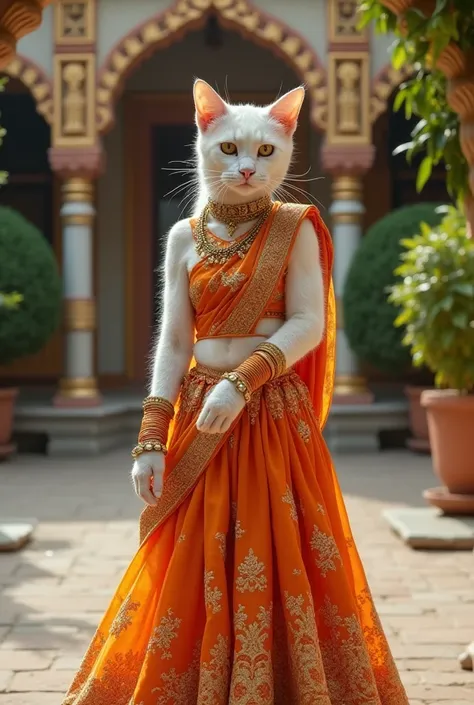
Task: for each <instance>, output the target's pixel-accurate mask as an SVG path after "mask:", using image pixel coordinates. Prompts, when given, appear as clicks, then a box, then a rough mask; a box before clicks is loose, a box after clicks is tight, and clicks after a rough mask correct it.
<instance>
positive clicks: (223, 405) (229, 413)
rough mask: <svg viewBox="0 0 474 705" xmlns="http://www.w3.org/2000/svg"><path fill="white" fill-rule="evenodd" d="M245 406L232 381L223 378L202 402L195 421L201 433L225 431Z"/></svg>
mask: <svg viewBox="0 0 474 705" xmlns="http://www.w3.org/2000/svg"><path fill="white" fill-rule="evenodd" d="M244 407H245V399H244V397H243V396H242V394H240V392H238V391H237V390H236V388H235V387H234V385H233V384H232V382H229V381H228V380H227V379H223V380H221V381H220V382H219V384H217V385H216V386H215V387H214V389H213V390H212V392H211V393H210V394H209V396H208V397H207V399H206V401H205V402H204V406H203V408H202V411H201V413H200V415H199V418H198V420H197V423H196V427H197V429H198V431H201V432H202V433H225V432H226V431H228V430H229V428H230V427H231V425H232V423H233V422H234V421H235V419H236V418H237V416H238V415H239V414H240V413H241V411H242V410H243V409H244Z"/></svg>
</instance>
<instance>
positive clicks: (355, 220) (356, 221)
mask: <svg viewBox="0 0 474 705" xmlns="http://www.w3.org/2000/svg"><path fill="white" fill-rule="evenodd" d="M363 217H364V214H363V213H355V212H352V213H332V215H331V218H332V222H333V224H341V225H342V224H344V225H360V224H361V223H362V222H363Z"/></svg>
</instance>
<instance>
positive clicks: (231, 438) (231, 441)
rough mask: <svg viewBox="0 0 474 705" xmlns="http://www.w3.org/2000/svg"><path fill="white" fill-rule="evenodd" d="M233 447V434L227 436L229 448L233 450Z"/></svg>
mask: <svg viewBox="0 0 474 705" xmlns="http://www.w3.org/2000/svg"><path fill="white" fill-rule="evenodd" d="M234 445H235V436H234V434H233V433H231V434H230V436H229V448H233V447H234Z"/></svg>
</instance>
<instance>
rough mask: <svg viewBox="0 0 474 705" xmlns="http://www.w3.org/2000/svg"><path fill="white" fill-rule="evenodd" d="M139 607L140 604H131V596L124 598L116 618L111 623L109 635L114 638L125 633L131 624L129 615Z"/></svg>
mask: <svg viewBox="0 0 474 705" xmlns="http://www.w3.org/2000/svg"><path fill="white" fill-rule="evenodd" d="M139 607H140V603H139V602H132V598H131V596H130V595H128V597H126V598H125V600H124V601H123V603H122V605H121V607H120V609H119V611H118V612H117V616H116V617H115V619H114V621H113V622H112V626H111V627H110V634H111V635H112V636H114V637H115V638H117V637H118V636H120V634H121V633H122V632H123V631H125V630H126V629H127V628H128V627H129V626H130V625H131V623H132V616H131V613H132V612H136V611H137V610H138V608H139Z"/></svg>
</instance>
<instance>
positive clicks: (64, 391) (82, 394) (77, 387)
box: [59, 377, 99, 399]
mask: <svg viewBox="0 0 474 705" xmlns="http://www.w3.org/2000/svg"><path fill="white" fill-rule="evenodd" d="M59 390H60V395H61V397H64V398H66V399H93V398H96V397H98V396H99V390H98V388H97V380H96V378H95V377H63V379H62V380H61V381H60V383H59Z"/></svg>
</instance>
